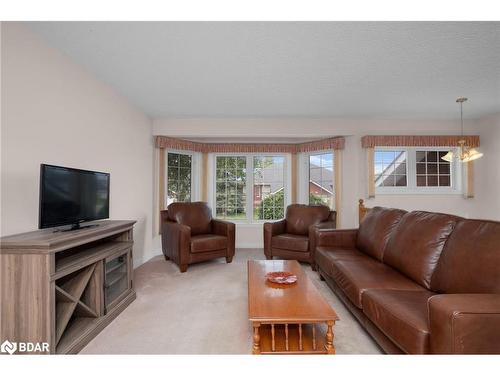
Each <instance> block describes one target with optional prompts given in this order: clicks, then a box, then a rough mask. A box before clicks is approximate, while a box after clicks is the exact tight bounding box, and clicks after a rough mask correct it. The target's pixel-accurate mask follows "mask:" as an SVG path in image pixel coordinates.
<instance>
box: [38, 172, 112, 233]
mask: <svg viewBox="0 0 500 375" xmlns="http://www.w3.org/2000/svg"><path fill="white" fill-rule="evenodd" d="M109 177H110V176H109V173H103V172H95V171H86V170H82V169H74V168H66V167H58V166H55V165H47V164H41V165H40V215H39V223H38V227H39V228H40V229H42V228H50V227H58V226H63V225H71V229H79V228H80V223H83V222H86V221H92V220H100V219H107V218H109Z"/></svg>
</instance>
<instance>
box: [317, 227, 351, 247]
mask: <svg viewBox="0 0 500 375" xmlns="http://www.w3.org/2000/svg"><path fill="white" fill-rule="evenodd" d="M357 236H358V230H357V229H321V228H319V229H317V230H316V231H315V242H316V246H329V247H344V248H355V247H356V239H357Z"/></svg>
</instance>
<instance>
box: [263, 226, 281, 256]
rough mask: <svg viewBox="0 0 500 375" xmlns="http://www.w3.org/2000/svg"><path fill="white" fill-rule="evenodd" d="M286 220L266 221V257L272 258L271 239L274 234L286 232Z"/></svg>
mask: <svg viewBox="0 0 500 375" xmlns="http://www.w3.org/2000/svg"><path fill="white" fill-rule="evenodd" d="M285 230H286V220H285V219H283V220H280V221H275V222H273V223H264V254H265V255H266V258H268V259H269V258H271V257H272V256H273V255H272V250H271V240H272V238H273V236H277V235H279V234H283V233H285Z"/></svg>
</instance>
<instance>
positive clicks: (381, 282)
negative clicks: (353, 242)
mask: <svg viewBox="0 0 500 375" xmlns="http://www.w3.org/2000/svg"><path fill="white" fill-rule="evenodd" d="M331 272H332V274H331V275H329V276H331V277H332V278H333V279H334V280H335V282H336V283H337V285H338V286H339V287H340V289H342V291H343V292H344V293H345V294H346V295H347V297H348V298H349V299H350V300H351V302H352V303H353V304H354V305H356V306H357V307H359V308H362V296H363V293H364V292H365V291H366V290H369V289H401V290H423V288H422V287H421V286H420V285H418V284H417V283H415V282H413V281H412V280H410V279H408V278H407V277H405V276H404V275H402V274H400V273H399V272H398V271H396V270H394V269H392V268H391V267H389V266H387V265H385V264H383V263H381V262H379V261H377V260H375V259H373V258H370V257H368V256H365V257H359V259H355V260H354V259H353V260H336V261H333V262H332V267H331Z"/></svg>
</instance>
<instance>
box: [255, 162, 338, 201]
mask: <svg viewBox="0 0 500 375" xmlns="http://www.w3.org/2000/svg"><path fill="white" fill-rule="evenodd" d="M311 166H312V167H313V168H311V170H310V176H309V177H310V182H311V183H313V184H315V185H316V186H318V187H319V188H321V189H323V190H325V191H327V192H328V193H330V194H333V193H332V192H333V171H332V170H331V169H328V168H325V167H320V166H319V165H317V164H314V163H311ZM325 176H327V177H329V176H331V179H330V181H322V178H325ZM262 177H263V179H262V180H263V181H265V182H256V183H255V185H263V186H270V190H271V194H274V193H277V192H278V191H280V190H281V189H283V170H282V169H275V168H272V167H267V168H266V167H264V168H262ZM321 182H329V183H328V184H321Z"/></svg>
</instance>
